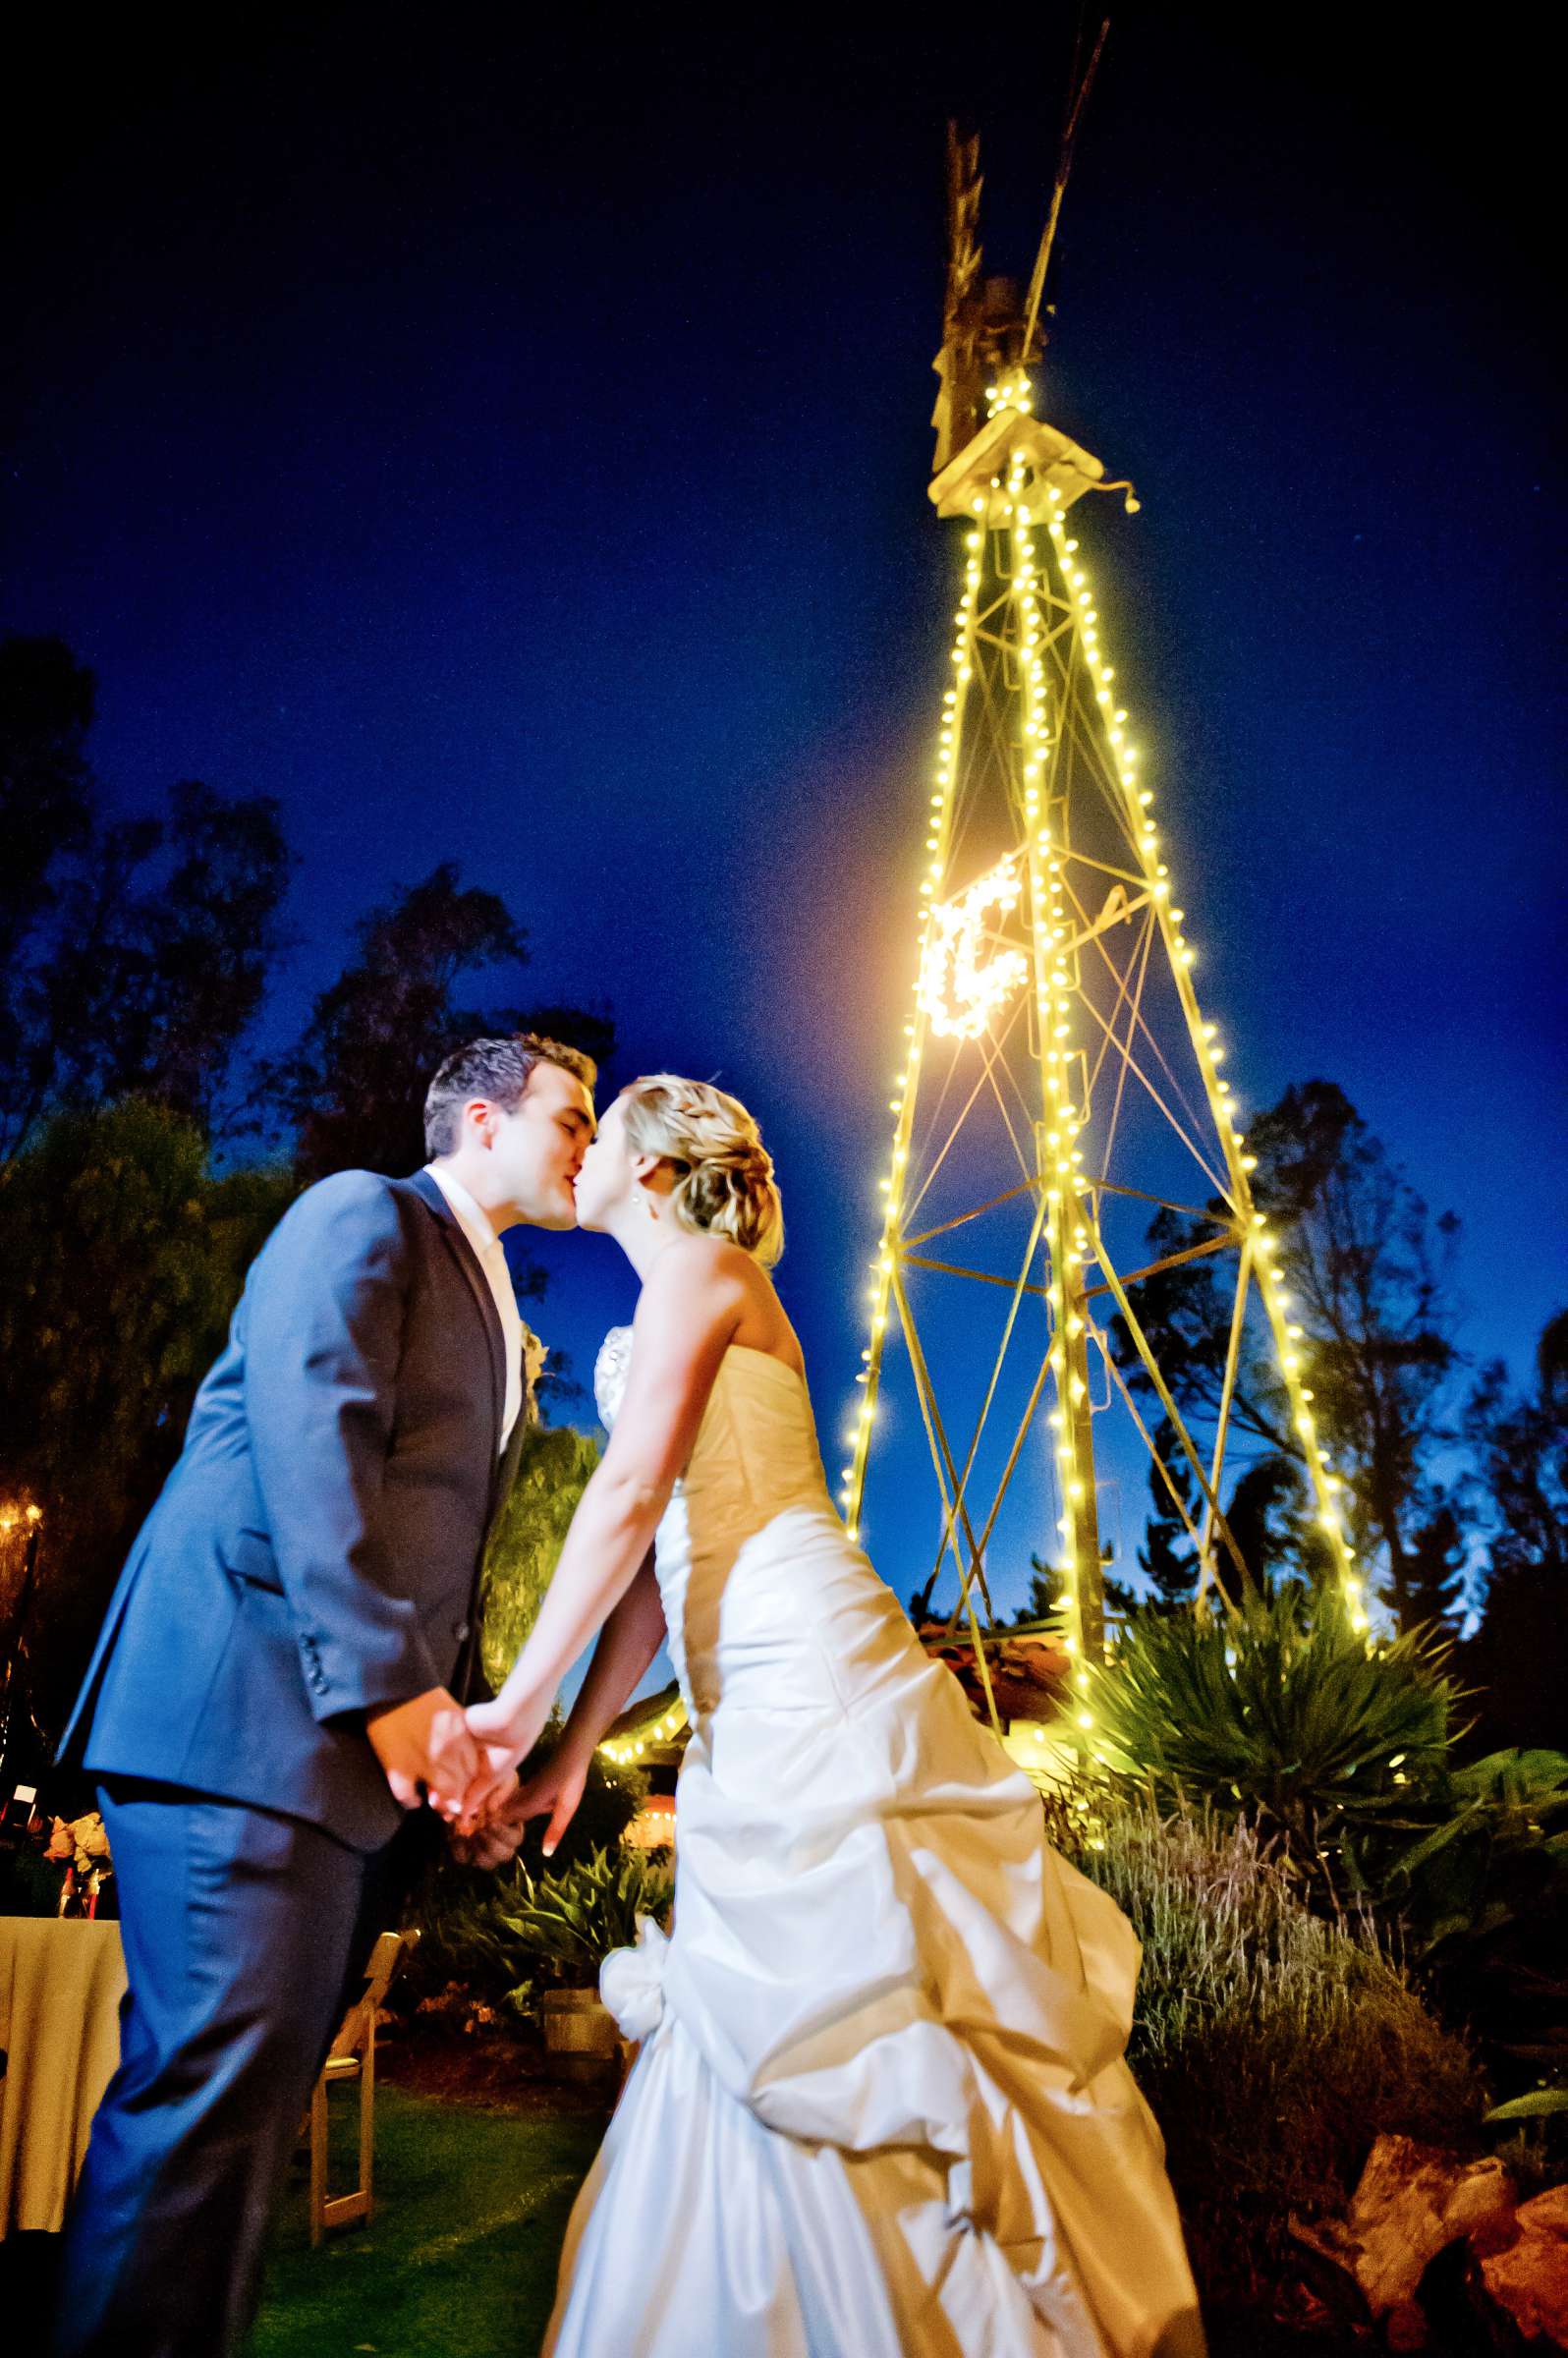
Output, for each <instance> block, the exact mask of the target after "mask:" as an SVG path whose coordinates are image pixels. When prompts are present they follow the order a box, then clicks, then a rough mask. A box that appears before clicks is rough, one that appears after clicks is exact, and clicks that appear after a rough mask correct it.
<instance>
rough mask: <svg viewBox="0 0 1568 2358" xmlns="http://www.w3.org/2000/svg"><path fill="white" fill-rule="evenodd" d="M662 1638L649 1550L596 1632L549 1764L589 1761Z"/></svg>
mask: <svg viewBox="0 0 1568 2358" xmlns="http://www.w3.org/2000/svg"><path fill="white" fill-rule="evenodd" d="M664 1636H665V1631H664V1605H663V1602H662V1600H661V1599H660V1597H659V1584H658V1582H657V1581H656V1580H655V1578H654V1576H653V1551H652V1549H651V1548H649V1549H648V1552H647V1554H646V1555H645V1556H644V1558H643V1561H642V1564H641V1566H640V1567H639V1569H638V1571H637V1572H636V1573H634V1575H633V1578H632V1585H631V1587H630V1588H629V1589H628V1590H627V1592H626V1595H625V1596H624V1597H623V1598H622V1599H621V1600H620V1602H619V1604H617V1605H616V1607H615V1609H614V1611H613V1612H612V1613H611V1614H610V1616H609V1619H608V1620H607V1621H606V1622H605V1624H604V1627H603V1629H602V1630H601V1631H600V1632H599V1642H598V1644H597V1645H596V1646H595V1647H594V1649H593V1659H592V1661H591V1663H590V1664H589V1665H588V1676H587V1678H585V1680H584V1681H583V1684H582V1686H581V1687H580V1688H579V1689H578V1696H577V1701H576V1703H574V1704H573V1706H572V1709H571V1711H570V1712H569V1713H568V1714H567V1721H566V1725H565V1727H564V1728H563V1729H562V1730H561V1741H560V1743H559V1744H558V1745H557V1746H556V1748H555V1758H557V1759H560V1758H562V1757H563V1756H564V1757H565V1758H566V1759H568V1760H570V1761H572V1762H573V1763H579V1762H581V1763H583V1764H587V1763H588V1761H589V1760H591V1759H592V1757H593V1751H594V1747H595V1746H596V1745H597V1743H598V1741H599V1738H600V1737H601V1736H602V1735H603V1733H604V1731H605V1729H606V1728H607V1727H608V1726H609V1725H610V1723H611V1721H612V1720H614V1719H616V1718H618V1717H619V1715H620V1713H621V1712H622V1711H623V1710H624V1709H625V1707H626V1700H627V1697H628V1696H629V1695H630V1694H631V1692H632V1690H633V1688H634V1687H635V1686H636V1685H637V1682H638V1680H639V1679H640V1678H641V1677H642V1675H643V1673H644V1670H645V1669H646V1668H647V1666H648V1664H649V1662H650V1661H651V1660H652V1659H653V1656H655V1655H656V1654H657V1652H658V1650H659V1648H660V1647H661V1646H662V1645H663V1643H664Z"/></svg>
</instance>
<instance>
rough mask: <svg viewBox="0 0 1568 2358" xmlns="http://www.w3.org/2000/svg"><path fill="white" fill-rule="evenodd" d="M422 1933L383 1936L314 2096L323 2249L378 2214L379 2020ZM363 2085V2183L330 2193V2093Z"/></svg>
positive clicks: (316, 2201)
mask: <svg viewBox="0 0 1568 2358" xmlns="http://www.w3.org/2000/svg"><path fill="white" fill-rule="evenodd" d="M418 1938H419V1935H418V1933H383V1934H382V1935H381V1936H380V1937H379V1939H378V1940H377V1941H376V1944H375V1946H374V1948H373V1949H372V1950H371V1952H370V1962H369V1964H368V1965H367V1966H366V1967H365V1973H364V1994H363V1996H361V1997H360V1998H359V1999H358V2000H357V2001H356V2003H355V2004H354V2005H352V2006H351V2007H350V2008H349V2010H348V2012H347V2014H345V2015H344V2017H343V2022H342V2025H341V2027H340V2029H339V2031H338V2035H337V2037H336V2038H335V2039H334V2040H333V2042H332V2049H331V2052H330V2053H329V2054H328V2056H327V2059H326V2061H325V2063H324V2064H323V2065H322V2067H321V2076H320V2078H319V2079H318V2080H317V2081H316V2084H315V2087H314V2089H313V2090H312V2091H311V2095H310V2113H309V2139H310V2241H311V2244H312V2245H315V2244H318V2243H319V2242H320V2241H321V2238H322V2237H323V2236H324V2235H325V2233H326V2231H327V2229H328V2227H346V2226H349V2225H350V2224H351V2223H352V2222H353V2221H354V2220H355V2219H359V2218H365V2219H367V2218H369V2217H370V2215H371V2211H372V2208H373V2205H372V2201H371V2180H372V2176H373V2173H374V2167H375V2018H376V2015H377V2013H378V2011H379V2010H380V2007H381V2006H382V2004H383V2002H384V2001H385V1998H386V1993H387V1990H388V1988H389V1986H390V1984H391V1981H392V1976H393V1974H394V1973H395V1972H396V1971H397V1967H398V1960H399V1958H400V1957H401V1956H402V1954H403V1951H404V1949H405V1948H412V1947H413V1946H414V1943H415V1941H416V1940H417V1939H418ZM355 2080H358V2081H359V2083H360V2171H359V2183H358V2185H356V2186H355V2187H354V2188H353V2190H352V2191H351V2192H350V2193H348V2194H338V2195H331V2196H329V2195H328V2193H327V2092H328V2090H329V2089H331V2088H334V2087H336V2086H338V2085H339V2083H340V2082H342V2081H348V2082H350V2083H351V2084H352V2082H354V2081H355Z"/></svg>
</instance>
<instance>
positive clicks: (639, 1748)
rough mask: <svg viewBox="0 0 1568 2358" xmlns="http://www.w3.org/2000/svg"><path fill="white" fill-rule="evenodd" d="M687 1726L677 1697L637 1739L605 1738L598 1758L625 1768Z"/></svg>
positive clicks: (626, 1737)
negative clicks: (600, 1757)
mask: <svg viewBox="0 0 1568 2358" xmlns="http://www.w3.org/2000/svg"><path fill="white" fill-rule="evenodd" d="M686 1724H687V1717H686V1706H685V1704H684V1703H682V1702H681V1700H680V1698H679V1697H678V1696H677V1698H676V1700H675V1701H674V1703H672V1704H671V1705H670V1707H669V1709H668V1711H667V1712H664V1713H663V1714H662V1715H661V1716H660V1717H659V1718H657V1719H655V1720H654V1722H653V1724H652V1726H651V1727H644V1729H643V1731H642V1733H641V1734H640V1735H637V1736H606V1737H605V1738H604V1740H603V1742H602V1743H601V1744H600V1745H599V1746H598V1751H599V1753H600V1754H601V1756H602V1757H603V1758H604V1759H605V1760H607V1761H609V1762H611V1763H612V1764H613V1765H614V1766H615V1767H616V1768H631V1767H632V1766H633V1764H634V1763H635V1762H637V1761H640V1760H641V1759H642V1758H643V1755H644V1753H646V1752H652V1751H656V1750H657V1749H658V1747H659V1746H660V1745H662V1744H668V1743H670V1742H672V1741H673V1739H674V1738H675V1737H676V1736H678V1735H679V1734H680V1732H681V1730H682V1729H683V1728H684V1727H685V1726H686Z"/></svg>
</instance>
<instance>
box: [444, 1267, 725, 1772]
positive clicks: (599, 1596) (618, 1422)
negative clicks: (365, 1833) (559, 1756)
mask: <svg viewBox="0 0 1568 2358" xmlns="http://www.w3.org/2000/svg"><path fill="white" fill-rule="evenodd" d="M739 1258H740V1257H739V1255H738V1253H737V1254H736V1255H735V1258H734V1260H732V1258H731V1255H730V1253H728V1252H723V1251H720V1252H715V1251H714V1250H713V1248H712V1245H711V1244H710V1242H709V1241H708V1240H707V1239H705V1238H693V1239H691V1240H690V1241H687V1240H683V1241H682V1242H680V1243H679V1244H674V1245H671V1246H669V1247H667V1248H666V1250H665V1251H664V1252H663V1253H661V1254H660V1256H659V1258H658V1260H657V1261H656V1262H655V1263H654V1264H653V1268H652V1270H651V1272H650V1274H649V1276H648V1279H647V1282H646V1284H645V1285H644V1288H643V1296H642V1300H641V1301H640V1302H639V1304H638V1310H637V1317H636V1319H635V1320H634V1322H633V1327H632V1365H631V1371H630V1374H629V1375H628V1378H627V1386H626V1397H625V1399H624V1400H623V1401H622V1403H621V1406H620V1409H619V1411H618V1413H617V1415H616V1419H615V1430H614V1432H612V1433H611V1435H610V1442H609V1447H608V1448H607V1449H606V1450H605V1452H604V1455H603V1457H602V1458H601V1459H600V1460H599V1463H598V1465H597V1466H596V1467H595V1468H594V1470H593V1473H592V1475H591V1476H590V1477H589V1480H588V1487H587V1488H586V1489H585V1490H584V1492H583V1496H582V1500H581V1502H580V1503H579V1506H578V1510H577V1513H576V1514H575V1515H574V1516H573V1518H572V1527H571V1529H570V1531H569V1532H568V1533H567V1535H566V1545H565V1546H564V1547H563V1548H562V1550H561V1560H560V1562H559V1563H558V1564H557V1566H556V1569H555V1577H554V1579H553V1580H552V1581H551V1583H550V1586H549V1589H548V1590H547V1592H546V1594H545V1599H544V1602H543V1604H542V1606H541V1607H540V1609H539V1617H538V1619H537V1620H536V1621H535V1622H534V1624H533V1628H532V1631H531V1632H530V1635H529V1638H528V1641H527V1643H526V1644H525V1646H524V1648H523V1651H522V1653H521V1654H520V1655H519V1656H518V1658H517V1660H516V1662H515V1663H514V1664H513V1666H512V1669H511V1672H510V1674H509V1676H508V1678H507V1680H506V1683H505V1685H504V1686H503V1687H502V1689H501V1692H500V1694H499V1695H498V1696H497V1697H496V1699H495V1701H494V1702H493V1703H486V1704H476V1706H475V1707H474V1709H473V1710H472V1711H471V1712H470V1713H469V1724H470V1726H471V1727H472V1728H473V1729H474V1731H475V1733H476V1735H481V1736H483V1738H484V1739H485V1741H486V1743H487V1744H488V1745H489V1746H490V1747H491V1749H492V1753H494V1752H496V1751H498V1750H499V1751H501V1752H510V1753H512V1754H513V1755H514V1757H515V1758H519V1759H520V1758H521V1757H522V1755H523V1754H524V1753H526V1752H527V1751H529V1750H530V1748H531V1747H532V1743H533V1741H534V1738H535V1737H536V1736H537V1735H538V1733H539V1730H540V1729H541V1728H542V1726H543V1725H544V1721H545V1719H546V1718H547V1717H548V1715H549V1708H550V1703H551V1700H552V1699H553V1697H554V1694H555V1690H556V1688H557V1687H558V1686H559V1685H560V1683H561V1680H562V1678H563V1677H564V1675H565V1673H566V1672H567V1670H569V1669H570V1667H571V1665H572V1664H573V1662H575V1661H576V1659H577V1657H578V1656H579V1655H580V1654H581V1653H582V1651H583V1649H584V1647H585V1646H586V1645H587V1644H588V1640H589V1638H590V1637H592V1635H593V1633H594V1631H595V1630H596V1629H598V1628H599V1627H600V1626H601V1625H602V1624H603V1622H604V1621H605V1620H606V1619H607V1618H608V1617H609V1615H610V1613H611V1612H612V1611H613V1610H614V1608H615V1606H616V1604H617V1603H618V1602H619V1600H620V1599H621V1598H622V1597H623V1596H624V1595H625V1593H626V1591H627V1590H628V1588H630V1586H631V1584H632V1581H633V1579H634V1578H635V1577H636V1574H637V1571H638V1568H639V1566H640V1565H641V1564H642V1562H643V1560H644V1556H645V1555H646V1553H647V1551H648V1547H649V1546H650V1544H651V1543H652V1539H653V1534H654V1532H655V1530H656V1529H657V1527H658V1521H659V1517H660V1516H661V1515H662V1514H663V1512H664V1509H665V1507H666V1506H667V1505H668V1504H669V1497H670V1492H671V1490H672V1489H673V1488H674V1487H675V1482H676V1478H677V1476H678V1475H679V1474H680V1471H681V1469H682V1467H683V1466H684V1465H685V1464H686V1461H687V1459H688V1458H689V1457H690V1456H691V1453H692V1445H693V1443H694V1441H695V1440H696V1438H697V1432H698V1427H699V1426H700V1423H701V1421H702V1411H703V1410H704V1408H705V1407H706V1406H707V1397H708V1394H709V1392H710V1391H711V1390H712V1388H713V1378H714V1377H715V1375H717V1374H718V1369H719V1363H720V1361H721V1360H722V1359H723V1357H724V1353H725V1351H726V1349H727V1348H728V1346H729V1342H730V1338H731V1336H732V1335H733V1334H734V1332H735V1329H736V1326H737V1325H738V1324H739V1322H740V1319H741V1315H742V1312H743V1310H744V1309H745V1306H746V1300H747V1296H746V1291H745V1285H744V1281H743V1279H742V1277H741V1276H740V1275H739V1273H738V1271H737V1269H736V1266H735V1262H736V1261H738V1260H739Z"/></svg>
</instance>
